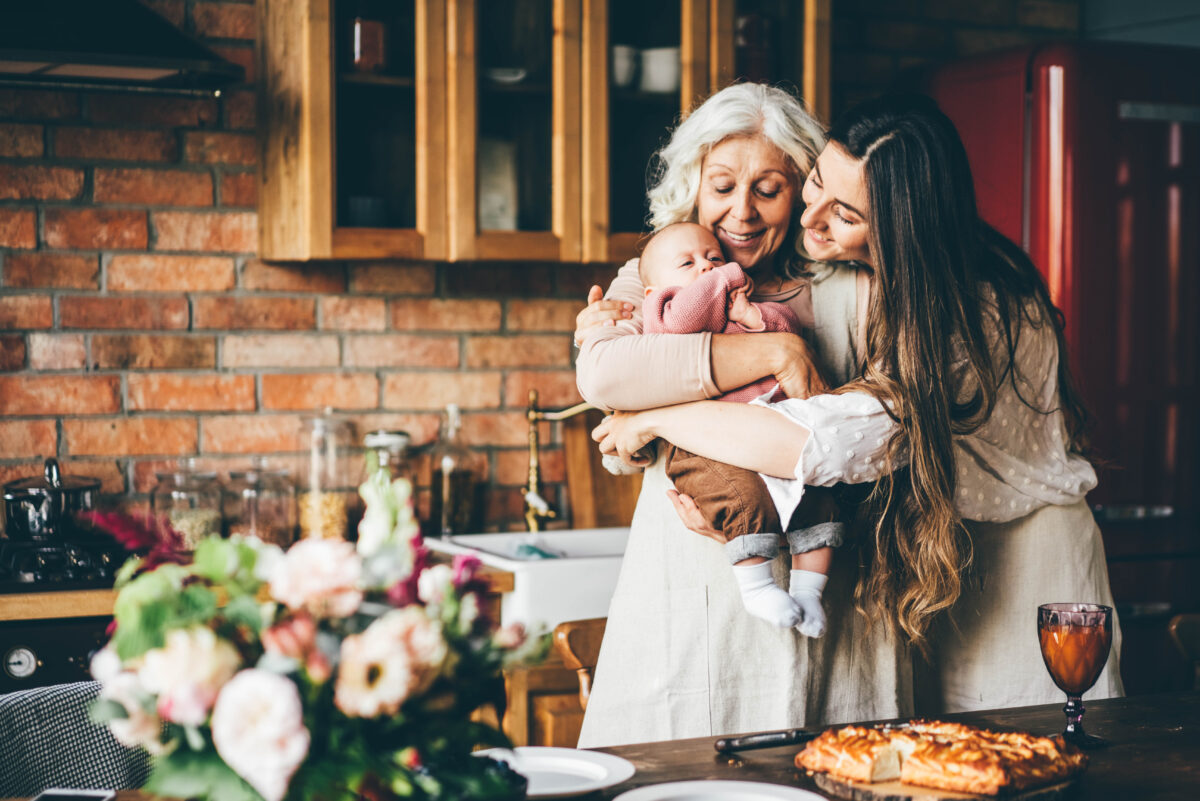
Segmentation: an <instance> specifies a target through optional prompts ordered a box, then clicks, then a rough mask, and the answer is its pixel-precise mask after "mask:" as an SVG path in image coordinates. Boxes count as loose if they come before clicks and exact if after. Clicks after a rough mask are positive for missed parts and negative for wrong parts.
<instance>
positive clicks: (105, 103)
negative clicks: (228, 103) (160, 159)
mask: <svg viewBox="0 0 1200 801" xmlns="http://www.w3.org/2000/svg"><path fill="white" fill-rule="evenodd" d="M88 117H89V119H90V120H91V121H92V122H95V123H101V124H108V123H116V124H117V125H145V126H147V127H152V128H158V127H162V128H178V127H182V128H203V127H205V126H209V125H215V124H216V122H217V117H218V114H217V101H215V100H210V99H208V98H192V97H163V96H162V95H153V96H151V95H121V94H99V93H97V94H92V95H89V100H88Z"/></svg>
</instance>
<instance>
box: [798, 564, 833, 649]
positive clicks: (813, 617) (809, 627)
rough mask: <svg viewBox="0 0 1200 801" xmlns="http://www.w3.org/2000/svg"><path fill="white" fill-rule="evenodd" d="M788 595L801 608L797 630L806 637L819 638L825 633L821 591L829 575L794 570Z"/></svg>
mask: <svg viewBox="0 0 1200 801" xmlns="http://www.w3.org/2000/svg"><path fill="white" fill-rule="evenodd" d="M791 578H792V580H791V584H790V586H789V587H788V595H789V596H790V597H791V599H792V600H793V601H795V602H796V606H797V607H799V609H800V621H799V623H798V625H797V626H796V630H797V631H799V632H800V633H801V634H803V635H804V636H805V637H812V638H814V639H815V638H817V637H821V636H824V634H825V609H824V607H822V606H821V592H822V591H823V590H824V589H825V582H826V580H827V577H826V576H825V575H824V574H822V573H814V572H812V571H811V570H793V571H792V576H791Z"/></svg>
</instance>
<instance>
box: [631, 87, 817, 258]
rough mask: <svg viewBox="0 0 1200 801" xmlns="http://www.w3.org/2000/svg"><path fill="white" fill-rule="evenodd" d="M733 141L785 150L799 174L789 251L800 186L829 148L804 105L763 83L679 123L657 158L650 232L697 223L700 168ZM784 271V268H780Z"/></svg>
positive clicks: (729, 92) (708, 103)
mask: <svg viewBox="0 0 1200 801" xmlns="http://www.w3.org/2000/svg"><path fill="white" fill-rule="evenodd" d="M731 136H762V137H764V138H765V139H766V140H767V141H769V142H771V143H772V144H774V145H775V146H776V147H778V148H779V149H780V150H782V151H783V152H784V153H785V154H786V155H787V156H788V158H790V159H791V160H792V162H793V165H794V166H795V168H796V175H795V176H794V180H795V181H796V208H795V211H794V212H793V214H792V223H791V226H790V228H789V230H788V243H787V245H788V246H789V248H788V249H791V247H792V246H794V243H795V240H796V234H797V232H798V231H799V228H800V214H801V212H802V211H803V204H801V203H800V200H799V194H800V192H799V190H800V182H801V181H802V180H803V179H804V176H805V175H806V174H807V173H808V171H809V169H810V168H811V167H812V164H813V162H814V161H816V158H817V154H819V153H820V152H821V149H822V148H823V147H824V146H825V132H824V130H823V129H822V127H821V125H820V124H819V123H817V121H816V120H815V119H813V117H812V115H811V114H809V113H808V109H806V108H805V107H804V104H803V103H801V102H800V101H799V100H797V99H796V98H795V97H793V96H792V95H790V94H788V93H787V92H785V91H784V90H782V89H777V88H775V87H773V86H768V85H766V84H761V83H738V84H734V85H733V86H728V87H726V88H724V89H722V90H721V91H719V92H717V93H716V94H715V95H713V96H712V97H710V98H708V100H705V101H704V102H703V103H702V104H701V105H700V107H699V108H697V109H696V110H695V111H693V112H692V113H691V114H690V115H689V116H688V117H687V119H685V120H684V121H683V122H681V123H679V126H678V127H677V128H676V129H675V133H674V134H672V135H671V141H670V142H668V143H667V145H666V146H665V147H663V149H662V150H660V151H658V153H657V168H656V174H655V182H654V185H653V186H652V187H651V188H650V191H649V192H648V193H647V194H648V197H649V199H650V227H651V228H652V229H653V230H655V231H657V230H659V229H660V228H663V227H665V226H668V225H671V224H672V223H677V222H695V221H696V200H697V198H698V197H699V195H700V167H701V165H702V164H703V163H704V157H705V156H707V155H708V153H709V151H710V150H712V149H713V148H714V147H716V146H717V145H718V144H720V143H721V142H723V141H725V140H726V139H728V138H729V137H731ZM781 266H783V265H781Z"/></svg>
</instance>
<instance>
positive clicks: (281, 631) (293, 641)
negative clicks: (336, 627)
mask: <svg viewBox="0 0 1200 801" xmlns="http://www.w3.org/2000/svg"><path fill="white" fill-rule="evenodd" d="M262 641H263V648H264V649H266V651H267V652H268V653H272V654H278V655H280V656H285V657H287V658H289V659H295V660H296V661H297V662H299V663H300V664H301V665H303V666H304V670H305V671H306V672H307V673H308V677H309V678H310V679H312V680H313V681H315V682H317V683H318V684H322V683H324V682H326V681H328V680H329V677H330V676H331V675H332V674H333V666H332V665H330V664H329V659H328V657H326V656H325V654H324V653H322V652H321V649H320V648H318V647H317V624H316V621H314V620H313V619H312V617H310V616H309V615H308V614H306V613H304V612H299V613H297V614H296V616H295V617H290V618H288V619H286V620H283V621H281V622H279V623H276V624H275V625H274V626H271V628H269V629H267V630H265V631H264V632H263V633H262Z"/></svg>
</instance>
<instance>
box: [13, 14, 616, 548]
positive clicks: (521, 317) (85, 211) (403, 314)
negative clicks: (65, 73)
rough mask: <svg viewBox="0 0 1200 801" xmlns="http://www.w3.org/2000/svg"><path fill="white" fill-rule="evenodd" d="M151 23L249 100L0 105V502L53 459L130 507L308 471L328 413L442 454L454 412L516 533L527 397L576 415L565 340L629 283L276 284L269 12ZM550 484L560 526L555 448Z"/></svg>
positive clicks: (585, 274)
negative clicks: (306, 436) (211, 476)
mask: <svg viewBox="0 0 1200 801" xmlns="http://www.w3.org/2000/svg"><path fill="white" fill-rule="evenodd" d="M147 4H148V5H150V6H151V7H153V8H155V9H156V10H157V11H159V13H161V14H162V15H163V16H165V17H167V18H168V19H171V20H172V21H174V22H175V23H176V24H178V25H181V26H182V27H183V28H184V29H185V30H188V31H190V32H192V33H194V34H196V35H198V36H200V37H201V38H203V39H205V40H206V41H207V42H208V43H209V45H210V46H211V47H213V49H215V50H216V51H218V52H219V53H221V55H223V56H224V57H225V58H228V59H229V60H231V61H234V62H236V63H238V64H241V65H243V66H244V67H246V68H247V73H248V75H247V77H248V80H249V82H250V83H248V84H246V85H243V86H240V87H234V88H233V89H232V90H230V91H228V92H226V93H225V94H224V95H223V96H222V97H221V98H219V99H196V98H179V97H165V96H143V95H135V94H127V93H112V92H83V93H80V92H62V91H34V90H13V89H0V482H3V481H9V480H12V479H13V478H17V477H24V476H29V475H34V474H37V473H40V459H41V458H42V457H45V456H51V455H55V456H57V457H58V458H59V460H60V462H62V463H63V464H64V465H65V467H66V471H67V472H69V473H72V474H80V475H91V476H96V477H99V478H101V479H103V482H104V491H105V492H106V493H108V494H110V495H112V496H116V497H120V498H122V499H124V500H125V501H126V502H128V503H133V504H137V503H142V502H144V500H145V498H146V497H147V493H148V492H149V490H150V488H151V487H152V486H153V484H154V481H155V478H154V472H155V470H159V469H162V468H163V467H165V466H168V465H170V464H171V463H172V460H174V459H177V458H179V457H182V456H191V455H196V456H199V457H201V461H202V464H203V465H205V466H206V467H208V468H212V469H216V470H218V471H220V472H222V473H224V472H227V471H228V470H230V469H237V468H239V467H244V466H246V465H247V464H248V463H249V461H250V458H251V457H252V456H253V455H266V456H269V457H271V458H272V460H273V461H274V462H276V463H278V464H281V465H285V466H289V467H291V468H292V469H295V468H296V467H298V466H299V465H300V464H301V458H302V457H301V455H300V454H299V453H298V452H297V443H298V440H297V433H298V430H299V421H300V417H301V416H302V415H303V414H304V413H306V412H310V411H312V410H313V409H316V408H319V407H323V406H331V407H333V408H335V409H337V410H339V411H341V412H344V413H345V414H346V415H347V416H349V417H350V418H351V420H352V421H353V422H354V423H355V424H356V426H357V428H358V430H359V431H360V432H361V431H365V430H370V429H373V428H381V427H387V428H403V429H406V430H408V431H409V432H411V433H412V434H413V435H414V438H415V440H416V441H417V442H418V443H427V442H429V441H431V440H432V439H433V438H434V437H435V436H436V433H437V425H438V418H439V410H440V409H441V408H443V407H444V405H445V404H446V403H449V402H457V403H459V404H460V405H461V406H462V407H463V408H464V410H465V416H464V417H465V420H464V427H465V435H466V437H467V439H468V440H469V441H470V442H472V443H473V444H475V445H476V446H478V448H479V449H480V450H481V451H483V452H484V454H485V455H486V459H487V464H488V467H489V490H488V492H487V495H486V497H487V513H486V521H487V525H488V527H489V528H493V529H496V528H499V529H505V528H512V527H517V526H519V525H520V515H521V512H522V508H521V497H520V493H519V491H518V487H519V486H520V484H521V483H522V481H523V480H524V478H525V470H526V451H525V443H526V423H525V419H524V413H523V410H524V406H525V403H526V399H527V396H528V390H529V389H530V388H536V389H538V390H539V392H540V393H541V400H542V404H543V405H544V406H546V407H558V406H565V405H568V404H571V403H575V402H577V401H578V394H577V392H576V390H575V386H574V373H573V369H572V349H571V340H570V335H569V333H568V332H569V331H570V330H571V329H572V328H573V321H574V316H575V313H576V312H577V311H578V309H579V307H580V304H581V299H582V298H583V297H584V296H585V294H586V291H587V287H588V285H589V284H590V283H591V282H593V281H607V279H608V277H609V276H611V274H612V273H613V268H611V267H608V266H604V265H600V266H595V267H590V268H589V267H580V266H579V265H546V264H534V265H526V264H463V265H438V264H426V263H366V264H364V263H354V264H345V265H343V264H323V265H304V266H279V265H268V264H264V263H263V262H261V261H259V260H258V259H257V258H256V257H255V250H256V247H257V244H256V240H257V234H256V226H257V219H256V214H255V203H256V198H255V176H254V166H255V160H256V149H255V148H256V146H255V116H254V108H255V99H254V92H253V83H252V82H253V80H254V76H253V48H254V41H253V40H254V36H255V30H254V6H253V3H251V2H232V1H231V2H203V1H201V0H195V1H193V0H151V2H148V3H147ZM547 433H548V429H547V431H546V432H544V433H543V437H544V438H545V437H546V434H547ZM421 475H422V476H423V483H427V482H428V466H427V465H422V471H421ZM543 476H544V478H545V479H546V480H547V481H548V482H549V483H550V485H549V488H548V489H549V494H548V497H550V498H551V500H552V501H555V502H558V503H559V504H560V508H562V503H563V502H565V497H564V496H563V493H562V489H563V487H562V481H563V460H562V456H561V453H560V452H559V451H558V449H557V447H556V446H555V445H554V444H553V443H551V444H550V445H549V446H548V447H547V448H546V452H545V453H544V461H543ZM422 500H423V501H425V502H427V499H425V498H424V497H423V498H422Z"/></svg>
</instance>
